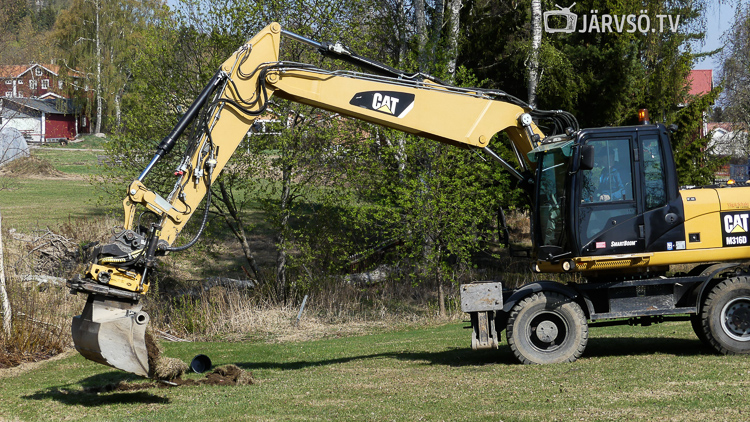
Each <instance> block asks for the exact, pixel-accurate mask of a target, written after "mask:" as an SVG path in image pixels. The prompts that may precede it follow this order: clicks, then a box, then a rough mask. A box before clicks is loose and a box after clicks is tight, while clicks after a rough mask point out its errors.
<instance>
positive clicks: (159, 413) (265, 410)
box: [0, 322, 750, 421]
mask: <svg viewBox="0 0 750 422" xmlns="http://www.w3.org/2000/svg"><path fill="white" fill-rule="evenodd" d="M464 325H466V324H449V325H445V326H438V327H430V328H422V329H413V330H408V331H399V332H391V333H378V334H372V335H364V336H358V337H348V338H336V339H327V340H317V341H308V342H299V343H283V344H267V343H166V344H164V346H165V349H166V352H165V354H166V355H167V356H171V357H177V358H180V359H183V360H185V361H189V360H190V359H191V358H192V357H193V356H194V355H196V354H198V353H203V354H206V355H208V356H209V357H210V358H211V359H212V360H213V362H214V365H225V364H236V365H238V366H240V367H241V368H243V369H246V370H249V371H252V373H253V375H254V378H255V379H256V380H257V384H255V385H250V386H242V387H232V386H222V387H216V386H192V387H186V386H182V387H172V388H151V389H147V390H141V391H136V392H112V393H99V394H94V393H88V392H85V391H84V387H99V386H102V385H106V384H110V383H115V382H118V381H123V380H129V381H135V380H137V378H136V377H133V376H130V375H128V374H126V373H122V372H118V371H115V370H112V369H110V368H108V367H105V366H102V365H98V364H95V363H92V362H89V361H86V360H84V359H83V358H82V357H80V356H78V355H76V356H74V357H69V358H66V359H63V360H59V361H55V362H49V363H46V364H44V365H42V366H41V367H39V368H37V369H34V370H31V371H28V372H25V373H23V374H19V375H16V376H13V377H10V378H4V379H3V380H2V382H1V383H0V415H2V417H0V418H7V419H8V420H16V419H18V420H30V421H36V420H38V421H42V420H86V421H98V420H153V421H173V420H252V421H257V420H281V421H288V420H368V421H386V420H396V421H415V420H430V421H432V420H451V421H452V420H493V421H500V420H502V421H517V420H528V421H553V420H559V421H572V420H576V421H577V420H585V421H599V420H601V421H624V420H644V421H652V420H669V421H683V420H685V421H708V420H712V421H713V420H737V421H741V420H748V419H750V416H749V415H748V413H750V409H749V408H748V407H747V406H746V405H745V403H744V400H745V398H746V396H747V394H748V392H750V359H748V357H746V356H741V357H737V356H717V355H714V354H711V353H710V352H709V351H707V350H706V349H704V348H703V347H702V346H701V344H700V342H699V341H698V340H697V339H696V338H695V336H694V335H693V334H692V331H691V329H690V326H689V324H688V323H677V322H669V323H665V324H661V325H654V326H651V327H627V326H625V327H623V326H620V327H604V328H592V330H591V340H590V342H589V347H588V349H587V351H586V353H585V354H584V356H583V357H582V358H581V359H580V360H579V361H577V362H574V363H571V364H558V365H547V366H524V365H519V364H516V363H515V361H514V359H513V356H512V355H511V353H510V351H509V349H508V348H507V345H505V344H503V345H501V349H500V350H499V351H481V352H475V351H472V350H471V349H470V347H469V331H468V330H464V329H463V326H464ZM302 329H304V327H303V328H302ZM503 343H504V342H503ZM189 377H191V378H199V377H200V376H199V375H198V374H191V375H189ZM146 382H151V381H146Z"/></svg>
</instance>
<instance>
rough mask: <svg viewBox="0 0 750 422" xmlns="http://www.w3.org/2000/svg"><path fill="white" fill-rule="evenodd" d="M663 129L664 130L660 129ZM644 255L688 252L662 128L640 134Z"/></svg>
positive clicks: (666, 143)
mask: <svg viewBox="0 0 750 422" xmlns="http://www.w3.org/2000/svg"><path fill="white" fill-rule="evenodd" d="M658 129H662V130H658ZM637 151H638V155H639V157H638V158H639V160H638V161H639V164H640V168H641V169H640V171H639V176H640V178H641V181H640V185H641V186H642V189H641V191H642V192H641V195H642V204H643V211H642V212H643V225H642V227H641V228H640V230H641V236H642V237H643V239H644V251H645V252H658V251H671V250H682V249H685V246H686V245H685V229H684V224H683V223H684V216H685V213H684V209H683V205H682V200H681V199H680V196H679V191H678V189H677V185H678V184H677V172H676V169H675V165H674V159H673V158H672V150H671V147H670V145H669V136H668V134H667V132H666V130H664V129H663V127H660V126H657V127H656V130H642V131H639V132H638V150H637Z"/></svg>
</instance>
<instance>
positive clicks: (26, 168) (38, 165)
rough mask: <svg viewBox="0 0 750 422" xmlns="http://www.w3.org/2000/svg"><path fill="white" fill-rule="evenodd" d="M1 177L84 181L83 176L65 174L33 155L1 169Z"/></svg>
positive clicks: (12, 162) (14, 161)
mask: <svg viewBox="0 0 750 422" xmlns="http://www.w3.org/2000/svg"><path fill="white" fill-rule="evenodd" d="M0 176H8V177H16V178H24V179H67V180H83V177H82V176H80V175H77V174H67V173H63V172H61V171H60V170H58V169H56V168H55V166H53V165H52V163H50V162H49V161H47V160H45V159H43V158H39V157H35V156H33V155H31V156H29V157H23V158H19V159H17V160H13V161H11V162H10V163H7V164H5V165H4V166H2V167H0Z"/></svg>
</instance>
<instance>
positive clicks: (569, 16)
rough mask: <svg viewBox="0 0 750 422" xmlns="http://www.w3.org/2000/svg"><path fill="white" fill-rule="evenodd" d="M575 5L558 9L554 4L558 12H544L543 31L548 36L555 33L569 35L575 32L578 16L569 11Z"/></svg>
mask: <svg viewBox="0 0 750 422" xmlns="http://www.w3.org/2000/svg"><path fill="white" fill-rule="evenodd" d="M575 5H576V4H575V3H573V4H571V5H570V6H568V7H565V8H563V7H560V6H559V5H557V4H555V7H557V8H558V9H560V10H550V11H547V12H544V13H543V15H544V30H545V31H546V32H548V33H550V34H553V33H555V32H563V33H567V34H569V33H571V32H575V30H576V23H578V15H577V14H575V13H573V12H571V11H570V9H571V8H573V6H575Z"/></svg>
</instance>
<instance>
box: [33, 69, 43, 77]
mask: <svg viewBox="0 0 750 422" xmlns="http://www.w3.org/2000/svg"><path fill="white" fill-rule="evenodd" d="M34 74H35V75H36V76H42V68H41V67H37V68H36V69H34Z"/></svg>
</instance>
